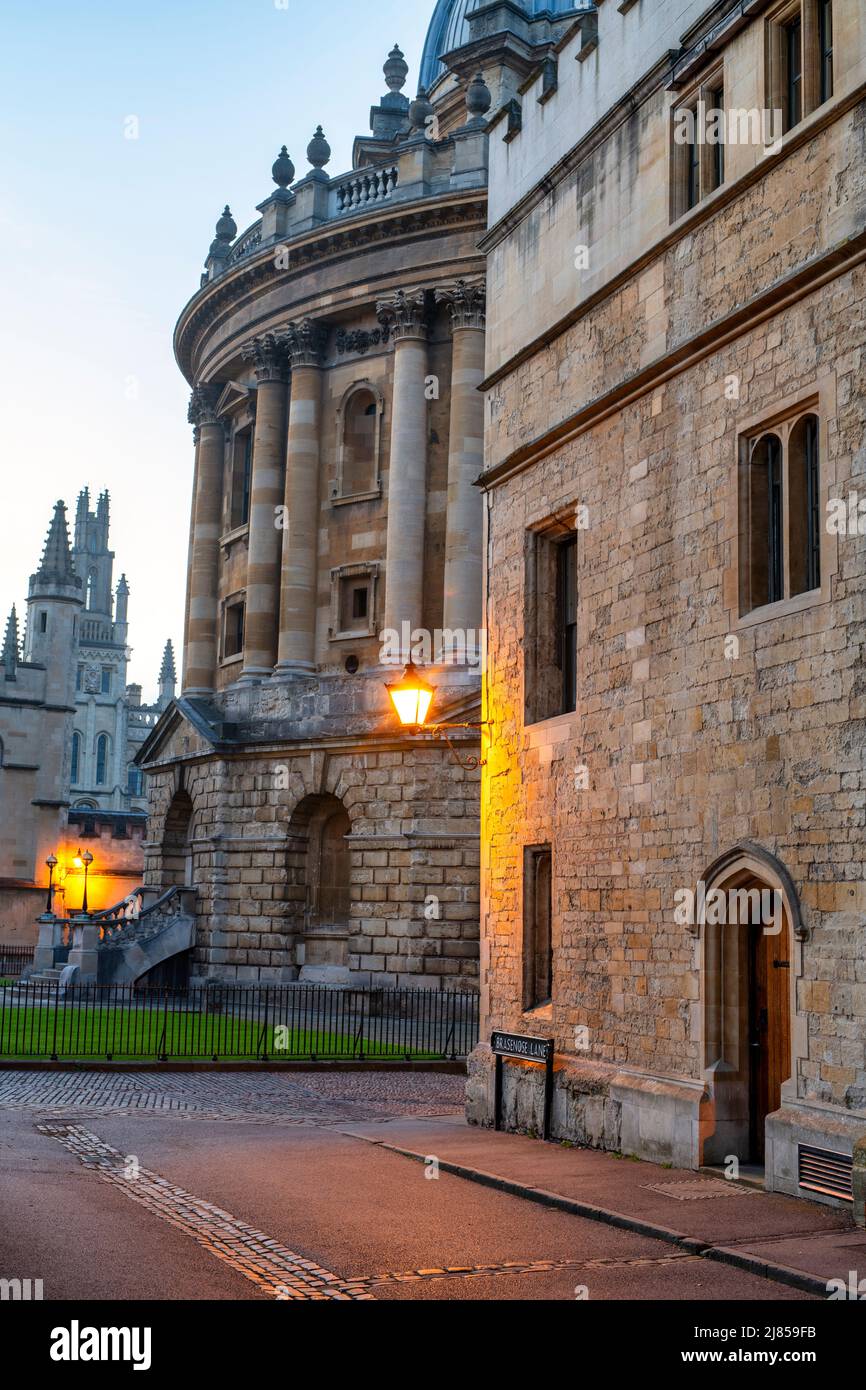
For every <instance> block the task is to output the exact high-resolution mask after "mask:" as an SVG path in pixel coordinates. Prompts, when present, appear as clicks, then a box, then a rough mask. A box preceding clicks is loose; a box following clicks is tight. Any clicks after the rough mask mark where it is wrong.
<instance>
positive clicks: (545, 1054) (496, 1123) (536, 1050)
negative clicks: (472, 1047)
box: [490, 1032, 554, 1139]
mask: <svg viewBox="0 0 866 1390" xmlns="http://www.w3.org/2000/svg"><path fill="white" fill-rule="evenodd" d="M490 1047H491V1050H492V1051H493V1053H494V1055H495V1057H496V1073H495V1079H494V1097H493V1128H494V1129H501V1128H502V1080H503V1063H504V1062H505V1060H506V1058H508V1059H510V1060H511V1061H514V1062H534V1063H536V1064H537V1065H539V1066H543V1067H544V1123H543V1126H542V1138H544V1139H549V1138H550V1112H551V1109H552V1107H553V1048H554V1040H553V1038H533V1037H530V1036H528V1035H527V1034H525V1033H500V1032H495V1033H491V1035H490Z"/></svg>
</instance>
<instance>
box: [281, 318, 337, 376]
mask: <svg viewBox="0 0 866 1390" xmlns="http://www.w3.org/2000/svg"><path fill="white" fill-rule="evenodd" d="M327 340H328V330H327V329H326V328H325V327H324V325H323V324H321V323H319V322H318V321H317V320H316V319H298V321H297V322H296V323H290V324H289V325H288V327H287V328H286V329H285V332H283V333H281V334H280V341H281V342H282V344H283V347H284V349H285V352H286V356H287V358H288V361H289V365H290V366H291V368H292V370H294V369H295V368H296V367H321V366H322V363H323V362H324V358H325V344H326V342H327Z"/></svg>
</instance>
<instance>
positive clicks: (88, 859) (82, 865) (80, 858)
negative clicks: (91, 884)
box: [72, 849, 93, 916]
mask: <svg viewBox="0 0 866 1390" xmlns="http://www.w3.org/2000/svg"><path fill="white" fill-rule="evenodd" d="M72 862H73V864H74V865H75V867H76V869H83V870H84V897H83V899H82V902H81V911H82V914H83V915H84V916H86V915H87V871H88V869H89V868H90V866H91V864H92V863H93V855H92V854H91V853H90V850H89V849H86V850H85V851H84V853H83V854H82V853H81V850H79V851H78V853H77V854H76V856H75V858H74V859H73V861H72Z"/></svg>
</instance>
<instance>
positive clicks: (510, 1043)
mask: <svg viewBox="0 0 866 1390" xmlns="http://www.w3.org/2000/svg"><path fill="white" fill-rule="evenodd" d="M490 1046H491V1048H492V1049H493V1051H494V1052H495V1053H496V1054H497V1055H499V1056H502V1057H520V1058H522V1059H523V1061H524V1062H546V1061H547V1059H548V1058H549V1057H552V1056H553V1038H530V1037H526V1036H525V1034H523V1033H493V1034H492V1036H491V1038H490Z"/></svg>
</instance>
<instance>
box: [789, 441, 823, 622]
mask: <svg viewBox="0 0 866 1390" xmlns="http://www.w3.org/2000/svg"><path fill="white" fill-rule="evenodd" d="M788 475H789V492H790V500H789V523H790V532H791V550H790V555H791V561H790V563H791V593H792V595H793V594H803V593H808V592H809V590H810V589H820V587H821V515H820V498H819V492H818V487H819V477H818V419H817V417H816V416H815V415H806V416H804V417H803V419H802V420H798V421H797V423H796V425H795V426H794V428H793V430H792V431H791V437H790V441H789V444H788Z"/></svg>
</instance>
